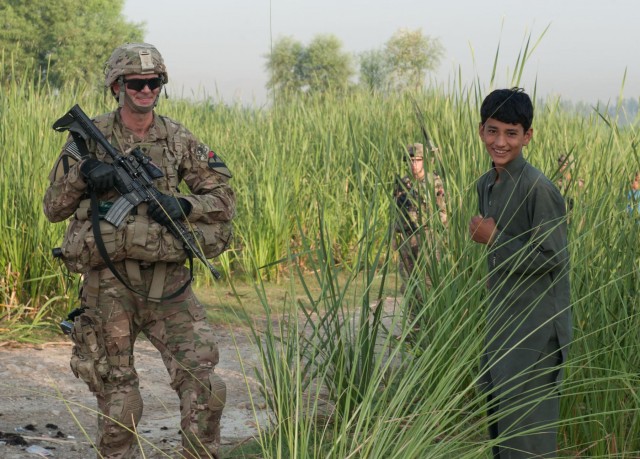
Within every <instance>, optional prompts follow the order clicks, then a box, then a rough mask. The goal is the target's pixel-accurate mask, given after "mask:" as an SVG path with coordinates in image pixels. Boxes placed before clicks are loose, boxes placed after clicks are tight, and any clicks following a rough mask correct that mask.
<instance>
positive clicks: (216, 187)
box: [44, 43, 235, 459]
mask: <svg viewBox="0 0 640 459" xmlns="http://www.w3.org/2000/svg"><path fill="white" fill-rule="evenodd" d="M167 81H168V76H167V70H166V67H165V64H164V61H163V59H162V56H161V55H160V53H159V52H158V50H157V49H156V48H155V47H154V46H152V45H150V44H147V43H128V44H125V45H123V46H120V47H118V48H117V49H115V51H114V52H113V53H112V55H111V57H110V58H109V60H108V62H107V65H106V69H105V87H106V88H107V89H108V90H109V91H110V92H111V94H112V95H113V96H114V98H115V99H116V101H117V102H118V108H117V109H116V110H115V111H113V112H110V113H107V114H104V115H101V116H98V117H97V118H96V119H95V120H94V123H95V125H96V126H97V127H98V129H99V130H100V131H101V132H102V133H103V134H104V136H105V137H106V138H107V139H108V140H109V142H110V143H111V144H112V145H113V146H114V147H115V149H116V150H118V151H119V152H120V153H121V154H122V155H125V156H126V155H128V154H129V153H130V152H131V151H132V150H133V149H134V148H135V147H140V148H141V149H142V151H143V152H144V153H145V154H146V155H147V156H149V157H150V158H151V160H152V161H153V162H154V163H155V165H156V166H158V167H159V168H160V169H161V170H162V172H163V174H164V175H163V177H161V178H158V179H156V180H155V186H156V188H157V189H158V190H159V191H161V192H162V194H160V195H159V196H158V197H157V200H156V201H154V202H150V203H149V204H148V205H147V203H141V204H139V205H138V206H137V207H136V208H134V210H133V211H132V212H131V214H130V215H129V216H128V217H127V219H126V221H125V222H124V223H123V224H122V225H120V227H117V228H116V227H114V226H113V225H111V224H110V223H108V222H106V221H104V220H101V221H100V222H99V223H100V224H99V229H97V230H98V231H97V233H96V235H94V230H93V228H92V218H91V217H92V216H91V213H92V211H91V207H92V206H91V199H92V197H93V198H94V199H97V200H98V208H99V209H100V210H99V211H100V213H101V214H102V212H103V211H105V212H106V211H107V210H108V209H109V208H110V206H111V204H112V203H113V202H114V201H115V200H116V199H117V198H118V197H119V196H120V193H119V192H118V191H117V190H116V186H117V181H118V180H117V178H116V175H115V172H114V168H113V166H112V163H111V157H110V156H108V155H107V154H106V153H105V152H104V151H103V150H102V148H101V147H100V148H99V147H98V146H97V145H96V143H95V142H94V141H92V140H89V141H86V142H85V141H84V140H83V139H81V138H78V139H74V137H71V136H70V137H69V138H68V140H67V142H66V144H65V145H64V147H63V149H62V152H61V154H60V156H59V158H58V160H57V162H56V163H55V165H54V167H53V170H52V171H51V173H50V176H49V180H50V185H49V188H48V189H47V191H46V195H45V198H44V212H45V214H46V216H47V218H48V219H49V220H50V221H51V222H60V221H63V220H65V219H67V218H69V217H71V219H70V223H69V226H68V228H67V231H66V234H65V237H64V240H63V244H62V247H61V250H60V253H61V257H62V260H63V261H64V263H65V265H66V266H67V267H68V268H69V269H70V270H72V271H74V272H78V273H82V274H83V276H82V277H83V283H82V290H81V305H82V308H81V309H80V310H79V312H81V314H79V315H78V314H76V316H75V318H74V323H73V329H72V332H71V337H72V339H73V341H74V344H75V346H74V348H73V352H72V354H73V355H72V357H71V368H72V370H73V372H74V373H75V375H76V376H77V377H79V378H81V379H82V380H84V381H85V382H86V383H87V384H88V386H89V389H90V390H91V391H92V392H93V393H94V394H95V395H96V398H97V402H98V408H99V411H100V414H99V416H98V438H97V442H96V445H97V449H98V456H99V457H102V458H108V459H116V458H117V459H122V458H134V457H139V455H138V454H139V453H138V452H137V451H136V449H137V447H136V444H137V443H138V442H137V441H136V438H135V435H134V432H135V429H136V425H137V423H138V421H139V420H140V417H141V415H142V398H141V396H140V391H139V388H138V375H137V373H136V370H135V367H134V361H133V347H134V344H135V341H136V338H137V336H138V335H139V334H140V332H142V333H144V334H145V335H146V336H147V337H148V338H149V340H150V341H151V342H152V343H153V345H154V346H155V347H156V348H157V349H158V350H159V351H160V354H161V356H162V359H163V361H164V364H165V366H166V367H167V371H168V372H169V375H170V378H171V387H172V388H173V389H174V390H175V391H176V392H177V394H178V396H179V398H180V412H181V423H180V427H181V435H182V446H183V455H184V457H187V458H196V457H211V456H213V457H218V447H219V444H220V418H221V415H222V410H223V407H224V404H225V400H226V386H225V383H224V382H223V381H222V379H221V378H220V377H219V376H218V375H217V374H216V373H215V372H214V368H215V366H216V364H217V363H218V347H217V341H216V337H215V335H214V333H213V330H212V328H211V326H210V325H209V324H208V323H207V321H206V313H205V310H204V308H203V307H202V305H201V304H200V302H199V301H198V300H197V298H196V297H195V295H194V293H193V291H192V290H191V287H190V282H191V275H190V272H189V270H188V269H187V268H186V267H185V263H184V262H185V260H186V258H187V254H186V252H185V250H184V248H183V244H182V242H181V241H178V240H176V239H175V238H174V237H173V236H172V234H171V233H170V232H169V231H168V229H167V225H170V224H171V222H173V221H176V220H182V221H184V222H185V224H186V225H187V226H189V227H190V228H191V229H193V230H194V234H195V235H196V237H197V239H198V242H199V244H200V246H201V247H202V250H203V252H204V254H205V256H206V257H207V258H211V257H213V256H216V255H218V254H219V253H221V252H222V251H224V250H225V249H226V248H227V247H228V245H229V243H230V241H231V235H232V227H231V219H232V218H233V217H234V214H235V196H234V193H233V191H232V189H231V188H230V186H229V184H228V182H229V179H230V178H231V174H230V173H229V170H228V169H227V167H226V166H225V165H224V163H223V162H222V161H221V160H220V159H219V157H218V156H217V155H216V154H215V153H214V152H213V151H211V149H210V148H209V147H208V146H206V145H205V144H203V143H201V142H200V141H198V139H196V137H195V136H194V135H193V134H192V133H191V132H189V131H188V130H187V129H186V128H185V127H183V126H182V125H181V124H179V123H178V122H176V121H174V120H172V119H170V118H167V117H165V116H161V115H158V114H157V113H156V112H155V110H154V108H155V106H156V104H157V103H158V98H159V95H160V92H161V90H162V87H163V85H164V84H166V83H167ZM181 181H184V182H185V184H186V185H187V187H188V188H189V190H190V192H191V194H183V193H181V192H180V191H179V189H178V185H179V184H180V182H181ZM101 244H102V245H103V249H104V250H105V251H106V253H107V254H108V256H109V258H110V263H107V262H106V261H105V260H104V258H103V257H102V256H101V254H100V250H99V246H100V245H101ZM108 264H111V266H113V267H114V268H115V270H112V269H110V268H109V267H108Z"/></svg>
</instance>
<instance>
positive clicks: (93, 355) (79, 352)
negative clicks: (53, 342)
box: [71, 314, 109, 393]
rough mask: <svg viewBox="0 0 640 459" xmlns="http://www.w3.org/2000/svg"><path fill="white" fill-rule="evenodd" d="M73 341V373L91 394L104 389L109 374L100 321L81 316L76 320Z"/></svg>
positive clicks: (72, 335) (85, 315) (72, 332)
mask: <svg viewBox="0 0 640 459" xmlns="http://www.w3.org/2000/svg"><path fill="white" fill-rule="evenodd" d="M71 340H72V341H73V343H74V344H75V346H73V351H72V355H71V371H73V374H74V375H75V376H76V378H80V379H82V380H83V381H84V382H85V383H87V385H88V386H89V389H90V390H91V392H96V393H97V392H101V391H102V390H103V389H104V379H105V378H106V377H107V376H108V374H109V362H108V360H107V354H106V349H105V345H104V337H103V336H102V326H101V323H100V322H99V319H97V318H95V317H89V316H88V315H87V314H81V315H79V316H77V317H76V318H75V319H74V322H73V329H72V331H71Z"/></svg>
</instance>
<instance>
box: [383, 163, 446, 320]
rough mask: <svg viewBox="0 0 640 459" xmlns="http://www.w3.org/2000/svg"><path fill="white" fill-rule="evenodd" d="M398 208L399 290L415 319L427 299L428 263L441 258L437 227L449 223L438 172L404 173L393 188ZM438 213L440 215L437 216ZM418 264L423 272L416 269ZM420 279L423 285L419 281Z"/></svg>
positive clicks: (430, 281)
mask: <svg viewBox="0 0 640 459" xmlns="http://www.w3.org/2000/svg"><path fill="white" fill-rule="evenodd" d="M394 197H395V199H396V202H399V201H400V202H403V205H402V206H401V207H399V208H397V220H396V224H395V230H396V239H395V245H396V249H397V251H398V258H399V265H398V272H399V274H400V278H401V279H402V285H401V287H400V291H401V293H402V294H403V295H406V296H408V298H407V299H406V301H405V302H406V304H407V307H408V315H409V319H411V320H413V319H415V317H416V314H417V312H418V311H419V310H420V309H421V308H422V305H424V303H425V298H424V296H423V292H425V291H426V289H429V288H431V286H432V280H431V276H430V275H429V272H428V266H429V265H430V264H431V263H432V262H433V261H435V260H439V259H440V245H441V244H440V243H439V241H438V239H439V235H438V233H439V232H438V230H439V229H441V228H444V227H445V226H446V225H447V206H446V198H445V192H444V185H443V183H442V179H441V178H440V176H439V175H438V174H436V173H430V172H426V173H425V179H424V180H422V181H416V180H412V179H411V178H410V177H409V176H405V177H403V178H402V179H401V180H400V183H399V184H398V186H397V187H396V190H395V191H394ZM436 214H437V217H436ZM416 266H421V267H424V272H422V273H415V272H414V271H415V270H416ZM420 279H422V281H423V282H424V285H423V286H421V285H418V284H417V283H419V282H420Z"/></svg>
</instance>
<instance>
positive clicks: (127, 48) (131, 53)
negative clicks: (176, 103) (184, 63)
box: [104, 43, 169, 88]
mask: <svg viewBox="0 0 640 459" xmlns="http://www.w3.org/2000/svg"><path fill="white" fill-rule="evenodd" d="M134 73H138V74H141V75H145V74H147V73H157V74H158V75H160V76H161V77H162V82H163V83H164V84H167V82H168V81H169V76H168V75H167V68H166V67H165V65H164V60H163V59H162V55H161V54H160V52H159V51H158V50H157V49H156V47H155V46H153V45H150V44H149V43H125V44H124V45H122V46H119V47H118V48H116V49H115V50H114V51H113V53H111V57H110V58H109V60H108V61H107V65H106V67H105V69H104V76H105V78H104V85H105V87H107V88H110V87H111V85H112V84H113V83H115V82H116V81H117V80H118V78H119V77H121V76H125V75H131V74H134Z"/></svg>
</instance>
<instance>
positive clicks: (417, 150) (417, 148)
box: [407, 143, 424, 159]
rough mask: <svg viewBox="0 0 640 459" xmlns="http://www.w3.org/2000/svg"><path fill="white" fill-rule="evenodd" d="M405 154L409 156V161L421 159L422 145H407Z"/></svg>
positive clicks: (422, 155) (422, 154)
mask: <svg viewBox="0 0 640 459" xmlns="http://www.w3.org/2000/svg"><path fill="white" fill-rule="evenodd" d="M407 153H408V154H409V159H412V158H423V157H424V145H422V144H421V143H410V144H409V145H407Z"/></svg>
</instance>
